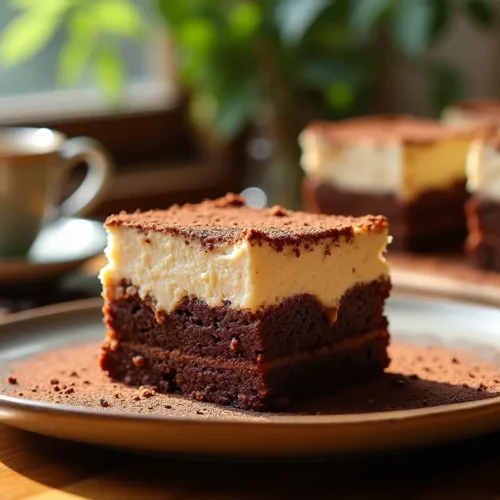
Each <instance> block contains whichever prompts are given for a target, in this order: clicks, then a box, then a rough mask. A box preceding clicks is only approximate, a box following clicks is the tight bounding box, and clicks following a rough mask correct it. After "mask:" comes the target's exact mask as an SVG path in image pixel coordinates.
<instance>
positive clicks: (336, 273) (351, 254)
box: [100, 226, 389, 313]
mask: <svg viewBox="0 0 500 500" xmlns="http://www.w3.org/2000/svg"><path fill="white" fill-rule="evenodd" d="M387 241H388V234H387V231H381V232H368V231H367V230H366V229H364V228H359V229H357V230H356V234H355V237H354V238H353V240H352V241H350V242H347V241H345V240H343V239H342V240H340V242H337V244H334V243H332V242H331V241H330V240H325V241H324V242H321V243H319V244H318V245H313V246H312V247H311V249H309V250H306V249H304V248H301V249H300V255H299V256H298V257H297V256H296V253H295V252H294V247H285V248H284V249H283V251H281V252H278V251H276V250H275V249H273V248H272V247H270V246H269V245H268V244H267V243H262V245H261V246H259V245H258V244H254V245H253V246H252V245H251V244H250V243H249V242H248V241H246V240H243V241H241V242H238V243H237V244H235V245H231V246H221V247H215V248H214V249H212V250H206V249H203V248H202V247H201V245H200V243H199V242H198V241H196V240H191V241H189V242H188V243H189V244H186V240H185V238H183V237H178V236H173V235H170V234H165V233H157V232H149V233H140V232H139V231H137V230H136V229H133V228H127V227H123V226H122V227H120V226H112V227H109V228H108V247H107V249H106V256H107V258H108V265H107V266H106V267H105V268H104V269H103V270H102V271H101V275H100V278H101V281H102V284H103V288H104V296H105V297H106V298H107V299H108V300H110V299H112V297H113V293H114V290H115V288H116V286H117V285H118V284H119V282H120V281H121V280H123V279H125V280H128V281H130V282H131V283H132V284H133V285H135V286H136V287H137V288H138V289H139V294H140V296H141V298H142V299H145V298H146V297H148V296H149V297H150V298H153V299H154V300H155V301H156V307H157V309H161V310H163V311H165V312H167V313H168V312H171V311H173V310H174V309H175V308H176V307H177V306H178V304H179V302H180V301H181V300H182V299H183V298H184V297H186V296H194V297H197V298H198V299H201V300H204V301H205V302H206V303H207V304H208V305H209V306H212V307H216V306H222V305H223V304H224V302H225V301H229V302H230V303H231V305H232V307H234V308H239V309H250V310H253V311H256V310H258V309H260V308H262V307H265V306H272V305H276V304H279V303H280V302H282V301H283V300H284V299H286V298H287V297H290V296H293V295H296V294H304V293H306V294H312V295H314V296H315V297H317V299H318V300H319V301H320V302H321V303H322V304H323V305H324V306H325V307H327V308H336V307H337V306H338V304H339V301H340V299H341V298H342V295H343V294H344V293H345V292H346V291H347V290H348V289H349V288H352V287H353V286H354V285H356V284H359V283H368V282H370V281H373V280H377V279H379V278H387V277H388V274H389V269H388V265H387V263H386V261H385V258H384V255H383V254H384V252H385V249H386V245H387Z"/></svg>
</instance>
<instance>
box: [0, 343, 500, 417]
mask: <svg viewBox="0 0 500 500" xmlns="http://www.w3.org/2000/svg"><path fill="white" fill-rule="evenodd" d="M98 350H99V349H98V346H97V345H96V344H89V345H85V346H77V347H71V348H68V349H64V350H61V351H56V352H51V353H48V354H44V355H41V356H39V357H36V358H33V359H31V360H29V361H26V362H23V363H20V364H18V365H15V366H11V367H9V372H11V373H12V375H11V376H10V377H11V379H16V380H17V382H18V383H17V384H16V385H15V386H13V385H12V384H9V383H8V378H7V377H5V378H4V384H3V387H2V386H1V384H0V391H1V392H4V393H7V394H10V395H15V396H18V397H23V398H25V399H31V400H36V401H44V402H48V403H58V404H68V405H74V406H80V407H81V406H83V407H87V408H93V409H100V410H101V411H107V412H109V411H120V412H128V413H140V414H155V415H164V416H173V417H184V416H188V417H193V416H194V417H197V418H210V417H211V418H214V417H216V418H240V419H268V418H271V417H272V414H269V413H267V414H266V413H261V414H258V413H252V412H245V411H241V410H232V409H229V408H223V407H217V406H214V405H210V404H207V403H205V402H203V401H202V399H203V398H197V397H194V399H189V398H182V397H179V396H176V395H172V394H169V395H165V394H159V393H157V392H156V388H155V387H140V388H137V387H127V386H125V385H122V384H120V383H117V382H116V381H112V380H110V379H109V378H108V377H107V376H106V374H104V373H103V372H101V370H100V369H99V367H98V362H97V353H98ZM390 356H391V358H392V363H391V367H390V369H389V370H388V372H387V373H386V374H384V375H381V376H379V377H377V378H376V379H373V380H369V381H367V382H364V383H359V384H357V385H354V386H352V387H350V388H345V389H342V390H339V391H337V392H336V393H335V394H329V395H320V396H315V397H313V398H308V399H304V400H302V401H298V402H295V403H293V404H292V406H287V407H286V409H285V411H286V413H299V414H312V415H316V414H321V415H328V414H346V413H369V412H376V411H386V410H398V409H414V408H425V407H431V406H437V405H441V404H450V403H460V402H465V401H477V400H482V399H487V398H492V397H495V396H498V395H500V368H499V367H496V366H493V365H490V364H486V363H478V361H477V359H471V358H469V357H468V355H467V353H464V352H460V351H452V350H448V349H445V348H443V347H437V346H432V347H421V346H415V345H410V344H404V343H398V342H395V343H393V345H392V346H391V348H390ZM62 373H67V374H68V375H59V374H62ZM75 373H85V377H86V379H85V380H81V379H79V378H75V376H74V374H75ZM54 374H58V377H57V383H58V384H59V385H57V386H54V384H53V383H54V382H55V379H54V377H53V375H54ZM70 384H71V388H68V389H66V390H64V391H56V390H55V387H57V388H59V386H61V387H62V386H63V385H68V386H69V385H70ZM21 394H23V396H21ZM153 396H154V397H153Z"/></svg>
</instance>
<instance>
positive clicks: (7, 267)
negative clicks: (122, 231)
mask: <svg viewBox="0 0 500 500" xmlns="http://www.w3.org/2000/svg"><path fill="white" fill-rule="evenodd" d="M105 246H106V232H105V231H104V228H103V227H102V224H101V223H100V222H98V221H94V220H89V219H78V218H70V217H68V218H61V219H58V220H57V221H56V222H54V223H51V224H49V225H47V226H46V227H45V228H44V229H42V231H41V232H40V234H39V235H38V237H37V239H36V240H35V242H34V243H33V246H32V247H31V249H30V251H29V252H28V255H27V256H26V258H13V259H0V285H5V284H13V283H21V282H26V281H41V280H47V279H50V278H55V277H57V276H61V275H63V274H65V273H67V272H69V271H73V270H74V269H76V268H77V267H79V266H80V265H81V264H83V263H84V262H85V261H87V260H89V259H91V258H93V257H95V256H97V255H99V254H100V253H101V252H102V251H103V250H104V247H105Z"/></svg>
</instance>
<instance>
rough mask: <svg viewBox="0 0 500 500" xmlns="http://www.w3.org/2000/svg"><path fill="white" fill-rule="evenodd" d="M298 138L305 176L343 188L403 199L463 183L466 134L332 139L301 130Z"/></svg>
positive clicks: (468, 141) (466, 147)
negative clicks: (424, 139) (429, 139)
mask: <svg viewBox="0 0 500 500" xmlns="http://www.w3.org/2000/svg"><path fill="white" fill-rule="evenodd" d="M299 140H300V144H301V147H302V159H301V163H302V167H303V169H304V170H305V172H306V174H307V176H308V177H310V178H313V179H317V180H322V181H326V182H329V183H331V184H333V185H335V186H336V187H339V188H340V189H342V190H345V191H352V192H359V193H377V194H381V193H389V194H394V195H395V196H397V197H398V198H400V199H402V200H405V201H411V200H414V199H416V198H418V197H419V196H421V195H422V194H423V193H425V192H426V191H430V190H440V189H441V190H443V189H448V188H449V187H450V186H452V185H453V184H455V183H457V182H463V181H464V180H465V161H466V155H467V149H468V146H469V143H470V137H454V136H452V137H447V138H442V139H440V140H439V141H436V142H433V143H418V142H415V143H405V142H403V141H396V140H393V141H386V142H375V141H369V140H365V139H363V140H360V141H357V142H352V143H349V142H343V143H334V142H332V141H330V140H328V138H327V137H325V136H323V135H322V134H321V133H317V132H314V131H313V130H305V131H304V132H303V133H302V134H301V136H300V139H299Z"/></svg>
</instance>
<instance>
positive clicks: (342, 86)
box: [325, 80, 356, 111]
mask: <svg viewBox="0 0 500 500" xmlns="http://www.w3.org/2000/svg"><path fill="white" fill-rule="evenodd" d="M325 97H326V100H327V102H328V104H329V105H330V106H331V107H332V108H333V109H335V110H338V111H344V110H346V109H348V108H350V107H351V106H352V105H353V103H354V101H355V100H356V92H355V90H354V89H353V87H352V85H350V84H349V83H348V82H346V81H341V80H339V81H337V82H335V83H333V84H331V85H330V86H329V87H328V89H327V90H326V92H325Z"/></svg>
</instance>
